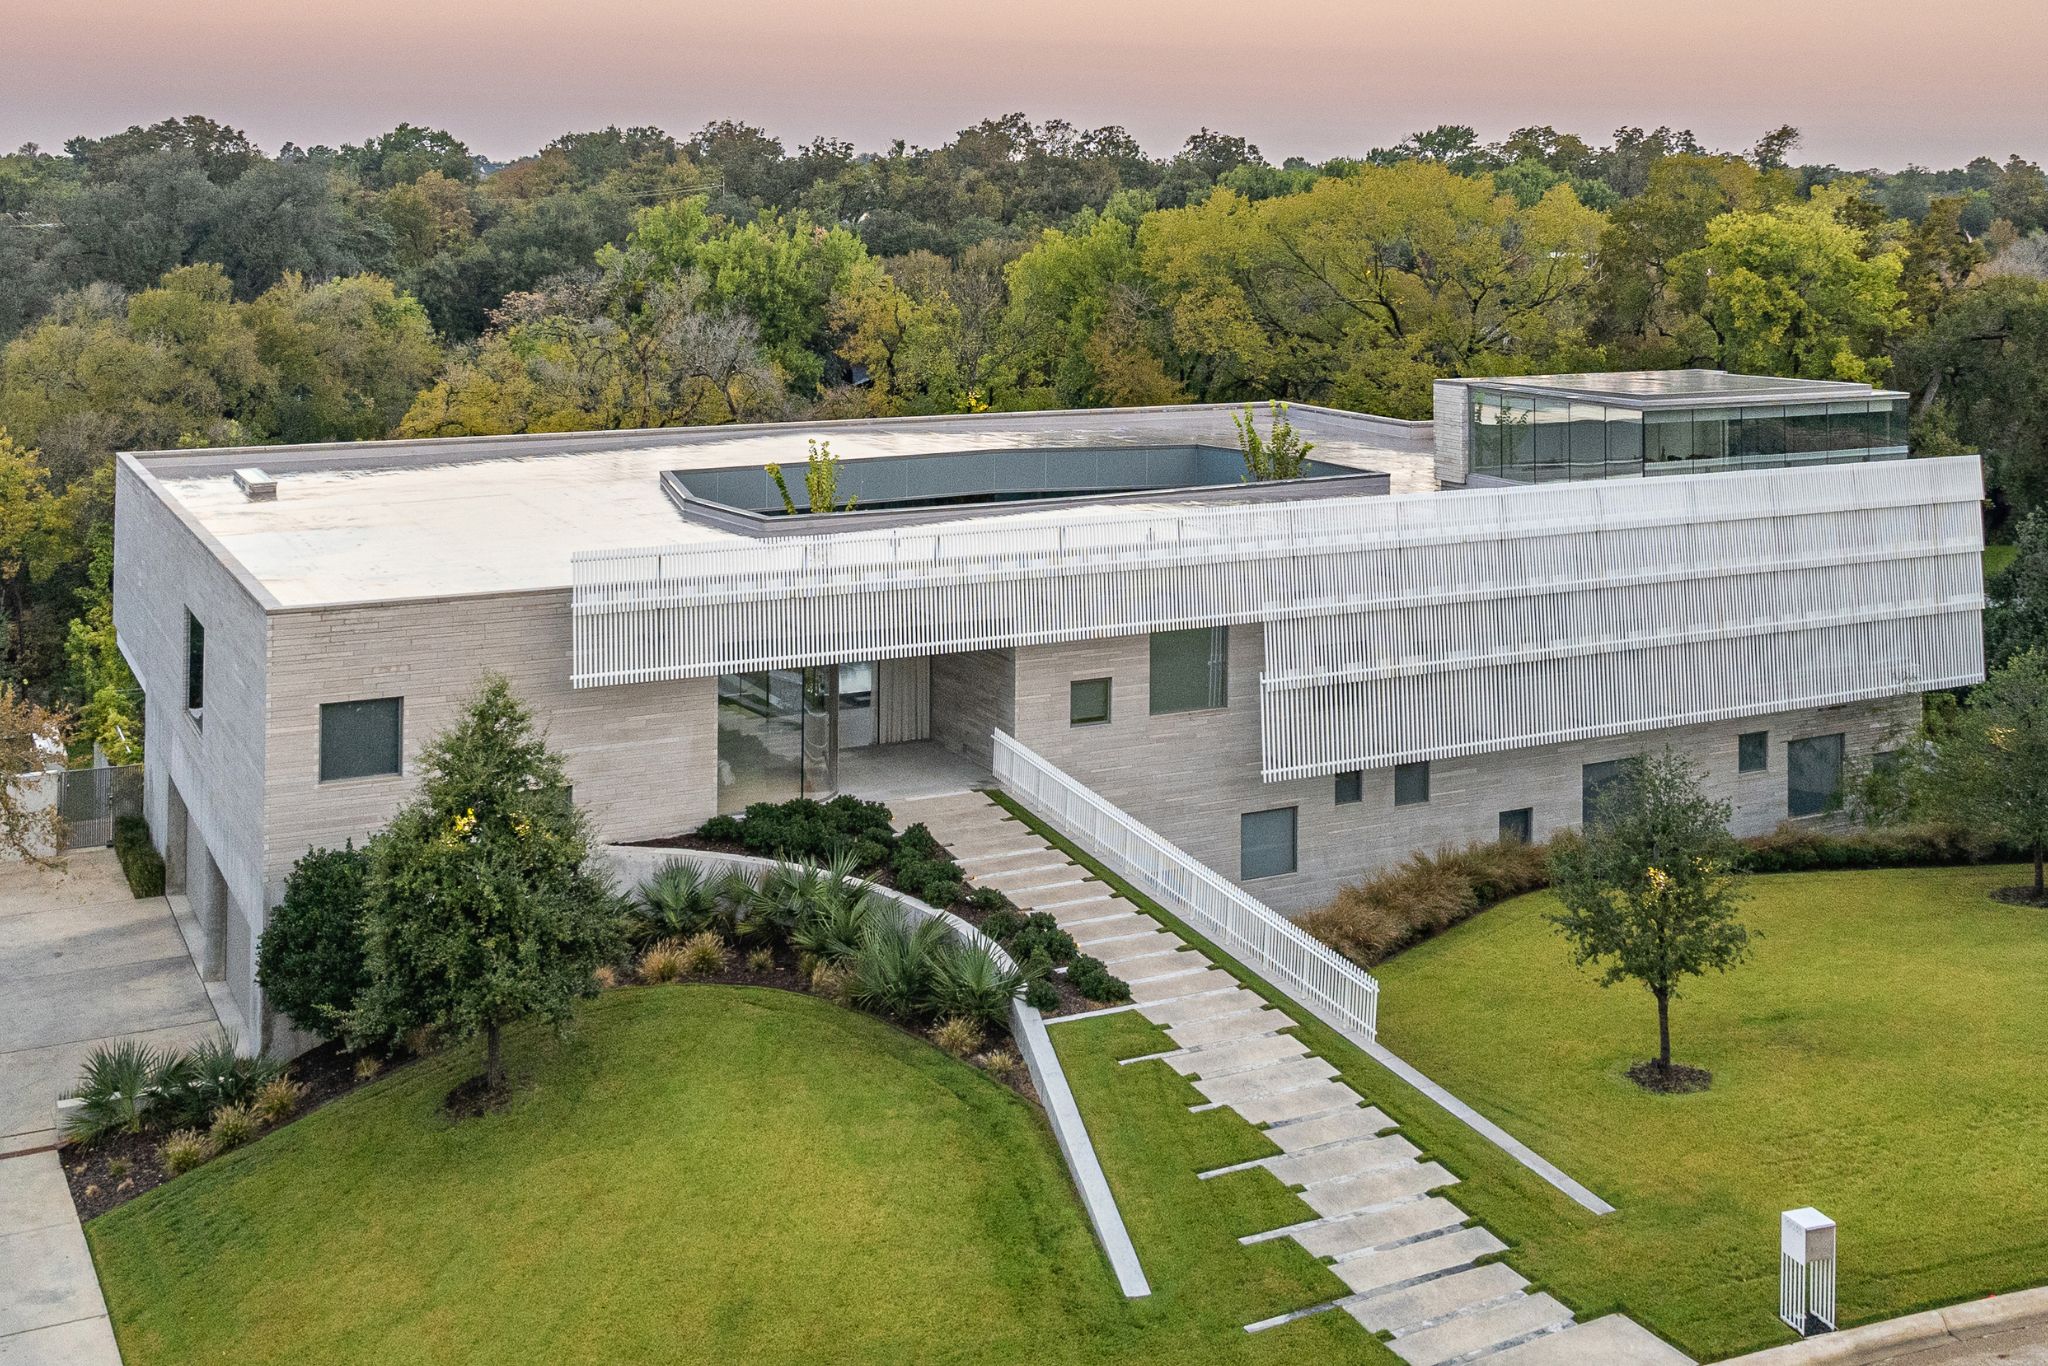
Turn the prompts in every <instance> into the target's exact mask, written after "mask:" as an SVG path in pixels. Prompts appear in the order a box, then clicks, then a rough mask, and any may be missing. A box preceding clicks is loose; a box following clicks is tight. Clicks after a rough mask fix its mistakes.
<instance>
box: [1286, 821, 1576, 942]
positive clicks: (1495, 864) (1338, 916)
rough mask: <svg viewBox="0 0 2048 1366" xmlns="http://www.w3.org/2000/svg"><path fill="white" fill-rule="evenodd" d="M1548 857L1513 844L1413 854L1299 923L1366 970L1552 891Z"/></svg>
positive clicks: (1342, 891)
mask: <svg viewBox="0 0 2048 1366" xmlns="http://www.w3.org/2000/svg"><path fill="white" fill-rule="evenodd" d="M1543 860H1544V851H1543V850H1542V849H1541V848H1540V847H1537V846H1534V845H1526V844H1522V843H1520V842H1519V841H1514V840H1502V841H1498V842H1495V843H1475V844H1468V845H1466V846H1465V847H1464V848H1462V849H1456V848H1449V847H1446V848H1442V849H1439V850H1437V851H1436V852H1435V853H1433V854H1428V853H1416V854H1412V855H1410V856H1409V857H1408V858H1407V860H1406V861H1404V862H1402V863H1399V864H1396V865H1395V866H1394V867H1392V868H1388V869H1386V870H1384V871H1382V872H1379V873H1376V874H1374V875H1373V876H1371V877H1369V878H1367V879H1365V880H1364V881H1363V882H1358V883H1352V884H1349V885H1347V886H1344V887H1342V888H1340V889H1338V892H1337V896H1336V898H1335V899H1334V900H1333V901H1331V902H1330V904H1329V905H1327V906H1324V907H1322V908H1321V909H1319V910H1314V911H1310V912H1309V913H1308V914H1307V915H1304V916H1302V917H1301V919H1300V920H1299V921H1298V922H1297V923H1298V924H1299V925H1300V926H1301V928H1303V929H1304V930H1307V931H1308V932H1309V933H1310V934H1312V935H1314V936H1315V937H1316V938H1318V939H1320V940H1322V941H1323V942H1324V943H1325V944H1328V945H1329V946H1330V947H1331V948H1333V949H1335V950H1337V951H1338V952H1339V953H1341V954H1343V955H1344V956H1345V957H1347V958H1349V959H1351V960H1352V961H1354V962H1356V963H1360V964H1363V965H1365V966H1367V967H1370V966H1372V965H1373V964H1374V963H1377V962H1379V961H1380V960H1382V959H1384V958H1386V957H1388V956H1389V955H1391V954H1393V953H1396V952H1398V951H1400V950H1401V949H1404V948H1406V947H1407V946H1408V945H1410V944H1412V943H1414V942H1415V941H1416V940H1418V939H1424V938H1427V937H1428V936H1430V935H1432V934H1437V933H1440V932H1441V931H1443V930H1446V929H1449V928H1450V927H1451V926H1453V925H1455V924H1457V923H1458V922H1459V921H1461V920H1464V919H1467V918H1468V917H1470V916H1472V915H1475V914H1477V913H1478V912H1479V911H1481V910H1484V909H1485V908H1486V907H1488V906H1491V905H1493V904H1494V903H1495V902H1498V901H1502V900H1505V899H1506V898H1508V897H1511V896H1519V895H1521V894H1522V893H1524V892H1531V891H1535V890H1536V889H1537V888H1539V887H1542V886H1544V885H1546V884H1547V882H1548V876H1547V874H1546V873H1545V871H1544V862H1543Z"/></svg>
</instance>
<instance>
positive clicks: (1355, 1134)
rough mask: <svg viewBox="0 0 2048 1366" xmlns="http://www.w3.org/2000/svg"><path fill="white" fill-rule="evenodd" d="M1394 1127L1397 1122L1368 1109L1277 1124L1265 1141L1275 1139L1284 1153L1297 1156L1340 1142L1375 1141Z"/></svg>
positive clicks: (1370, 1107) (1378, 1111) (1268, 1133)
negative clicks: (1366, 1139)
mask: <svg viewBox="0 0 2048 1366" xmlns="http://www.w3.org/2000/svg"><path fill="white" fill-rule="evenodd" d="M1393 1127H1394V1121H1393V1120H1391V1119H1388V1118H1387V1116H1386V1115H1385V1114H1384V1113H1383V1112H1382V1111H1381V1110H1380V1109H1379V1107H1378V1106H1374V1105H1368V1106H1366V1107H1365V1108H1364V1109H1362V1110H1342V1111H1339V1112H1338V1113H1336V1114H1334V1115H1323V1116H1320V1117H1319V1118H1316V1119H1299V1120H1296V1121H1294V1122H1293V1123H1292V1124H1275V1125H1274V1126H1273V1127H1272V1128H1270V1129H1268V1130H1266V1137H1267V1138H1270V1139H1272V1140H1273V1142H1274V1143H1275V1144H1277V1145H1278V1146H1279V1148H1280V1150H1281V1151H1282V1152H1288V1153H1298V1152H1301V1151H1302V1150H1303V1149H1306V1148H1320V1147H1322V1146H1323V1145H1324V1144H1325V1143H1335V1142H1337V1141H1338V1140H1339V1139H1345V1138H1372V1137H1373V1136H1375V1135H1377V1134H1382V1133H1385V1132H1386V1131H1387V1130H1388V1129H1391V1128H1393Z"/></svg>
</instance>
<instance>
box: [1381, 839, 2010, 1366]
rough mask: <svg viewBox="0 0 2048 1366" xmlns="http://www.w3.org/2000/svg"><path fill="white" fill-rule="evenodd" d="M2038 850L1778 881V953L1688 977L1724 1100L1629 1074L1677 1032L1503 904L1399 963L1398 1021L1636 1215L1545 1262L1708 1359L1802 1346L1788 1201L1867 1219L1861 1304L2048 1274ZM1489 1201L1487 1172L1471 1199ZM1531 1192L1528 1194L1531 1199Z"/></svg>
mask: <svg viewBox="0 0 2048 1366" xmlns="http://www.w3.org/2000/svg"><path fill="white" fill-rule="evenodd" d="M2022 880H2023V870H2020V869H2017V868H1992V869H1961V870H1926V871H1905V872H1894V871H1885V872H1851V873H1810V874H1798V875H1781V876H1774V877H1764V878H1758V879H1756V880H1755V881H1754V882H1753V883H1752V884H1751V886H1752V888H1753V890H1754V893H1755V895H1754V900H1753V901H1752V903H1751V904H1750V906H1749V907H1748V908H1747V910H1746V912H1745V919H1746V920H1747V922H1748V923H1749V924H1750V926H1751V927H1752V928H1753V929H1755V930H1758V931H1761V932H1762V934H1763V936H1764V937H1763V938H1762V940H1761V941H1760V942H1759V943H1758V944H1757V946H1756V954H1755V957H1754V958H1753V960H1752V961H1751V962H1750V963H1748V964H1747V965H1745V966H1744V967H1742V968H1740V969H1738V970H1737V971H1736V972H1734V973H1732V974H1730V975H1728V976H1725V977H1710V978H1707V979H1705V980H1703V981H1697V982H1696V983H1694V984H1693V985H1691V986H1690V987H1688V989H1687V991H1686V993H1685V995H1684V997H1683V998H1682V999H1681V1000H1679V1001H1678V1002H1677V1004H1676V1005H1675V1006H1674V1008H1673V1038H1674V1045H1675V1051H1676V1053H1677V1054H1678V1056H1679V1058H1680V1059H1681V1060H1682V1061H1685V1062H1690V1063H1694V1064H1696V1065H1700V1066H1704V1067H1708V1068H1711V1069H1712V1070H1713V1072H1714V1087H1713V1090H1712V1091H1710V1092H1708V1093H1706V1094H1703V1095H1692V1096H1678V1097H1659V1096H1651V1095H1648V1094H1646V1093H1644V1092H1642V1091H1640V1090H1639V1089H1637V1088H1636V1087H1635V1086H1633V1085H1632V1084H1631V1083H1630V1082H1628V1081H1627V1080H1626V1079H1625V1078H1624V1077H1623V1076H1622V1070H1623V1069H1624V1068H1625V1067H1626V1066H1627V1065H1628V1064H1629V1063H1630V1062H1632V1061H1634V1060H1636V1059H1638V1058H1641V1057H1644V1056H1648V1055H1649V1054H1650V1053H1651V1052H1652V1051H1654V1046H1655V1042H1656V1033H1655V1029H1656V1024H1655V1021H1656V1017H1655V1011H1654V1007H1653V1005H1652V1003H1651V1001H1650V998H1649V996H1648V994H1647V993H1645V992H1643V991H1642V990H1641V989H1640V988H1629V987H1614V988H1611V989H1608V990H1605V991H1603V990H1602V989H1600V988H1599V987H1598V986H1596V985H1595V984H1594V981H1593V979H1592V977H1591V976H1590V975H1589V974H1587V973H1585V972H1582V971H1580V970H1578V969H1575V968H1573V967H1572V965H1571V963H1570V961H1569V959H1568V958H1567V956H1566V953H1565V950H1564V946H1563V944H1562V942H1561V941H1560V940H1559V939H1558V937H1557V935H1556V933H1555V931H1554V930H1553V929H1552V928H1551V927H1550V926H1549V925H1547V924H1546V923H1545V922H1544V921H1543V919H1542V916H1543V913H1544V912H1545V910H1546V909H1548V908H1549V907H1550V906H1552V905H1553V903H1552V902H1551V900H1550V899H1549V897H1548V896H1547V895H1540V894H1539V895H1537V896H1531V897H1524V898H1522V899H1520V900H1517V901H1513V902H1509V903H1507V904H1505V905H1503V906H1500V907H1497V908H1495V909H1493V910H1491V911H1488V912H1486V913H1485V914H1484V915H1481V916H1479V917H1478V918H1476V919H1474V920H1472V921H1469V922H1467V923H1466V924H1464V925H1462V926H1460V927H1458V928H1457V929H1454V930H1452V931H1451V932H1449V933H1448V934H1445V935H1443V936H1442V937H1441V938H1438V939H1436V940H1433V941H1431V942H1429V943H1426V944H1423V945H1420V946H1418V947H1416V948H1414V949H1411V950H1409V951H1408V952H1407V953H1404V954H1402V955H1400V956H1399V957H1397V958H1395V959H1394V960H1392V961H1391V962H1388V963H1386V964H1384V965H1382V967H1381V968H1380V969H1379V972H1378V975H1379V978H1380V981H1381V983H1382V985H1383V988H1384V990H1383V994H1382V997H1381V1007H1380V1037H1381V1040H1382V1041H1383V1042H1385V1043H1386V1044H1387V1045H1388V1046H1389V1047H1391V1048H1392V1049H1394V1051H1396V1052H1397V1053H1400V1054H1401V1055H1402V1056H1403V1057H1405V1058H1407V1059H1408V1060H1409V1061H1410V1062H1413V1063H1414V1064H1415V1065H1416V1066H1418V1067H1420V1068H1422V1070H1423V1071H1425V1072H1427V1073H1428V1074H1429V1075H1431V1076H1432V1077H1434V1078H1435V1079H1436V1080H1438V1081H1439V1082H1442V1083H1443V1084H1444V1085H1446V1086H1448V1087H1449V1088H1450V1089H1451V1090H1452V1091H1454V1092H1456V1093H1457V1094H1458V1095H1460V1096H1462V1097H1464V1098H1465V1099H1466V1100H1468V1101H1470V1102H1471V1103H1473V1104H1474V1105H1476V1106H1478V1107H1479V1109H1481V1110H1482V1111H1484V1112H1485V1113H1487V1114H1488V1115H1490V1116H1492V1117H1493V1118H1494V1119H1495V1120H1497V1121H1499V1122H1500V1123H1501V1124H1503V1125H1505V1126H1506V1127H1507V1128H1508V1129H1509V1130H1510V1131H1511V1132H1513V1133H1514V1134H1515V1135H1516V1136H1517V1137H1519V1138H1521V1139H1523V1140H1525V1141H1526V1142H1528V1143H1529V1144H1530V1145H1531V1146H1533V1147H1534V1148H1536V1149H1537V1150H1538V1151H1539V1152H1541V1153H1543V1154H1544V1155H1545V1156H1546V1157H1549V1158H1550V1159H1552V1160H1553V1161H1555V1162H1557V1163H1558V1164H1559V1165H1560V1166H1562V1167H1563V1168H1564V1169H1565V1170H1566V1171H1568V1172H1570V1173H1571V1174H1572V1175H1573V1176H1576V1177H1578V1178H1579V1179H1580V1180H1582V1181H1584V1182H1586V1183H1587V1184H1588V1185H1590V1186H1591V1187H1592V1188H1593V1189H1594V1190H1596V1191H1598V1192H1600V1193H1601V1194H1602V1195H1604V1196H1606V1197H1607V1198H1608V1199H1609V1200H1611V1201H1612V1202H1613V1203H1614V1204H1615V1205H1616V1206H1618V1207H1619V1212H1618V1213H1616V1214H1613V1215H1610V1216H1608V1217H1607V1218H1605V1219H1601V1220H1597V1221H1593V1220H1585V1219H1572V1220H1569V1221H1563V1222H1560V1223H1558V1224H1557V1225H1555V1226H1552V1227H1549V1228H1544V1227H1542V1226H1540V1224H1530V1223H1526V1222H1525V1223H1523V1224H1521V1225H1520V1226H1519V1227H1517V1228H1516V1230H1515V1231H1514V1232H1513V1233H1511V1234H1509V1235H1508V1236H1510V1237H1511V1238H1513V1239H1514V1241H1516V1243H1517V1244H1518V1245H1517V1247H1516V1248H1515V1251H1514V1253H1513V1255H1512V1257H1511V1260H1512V1261H1513V1262H1514V1264H1515V1265H1516V1266H1517V1267H1518V1268H1520V1269H1521V1270H1522V1271H1523V1272H1524V1274H1526V1275H1529V1276H1531V1277H1532V1278H1534V1279H1536V1280H1539V1281H1543V1282H1547V1283H1548V1284H1550V1285H1551V1287H1552V1288H1553V1289H1554V1290H1555V1291H1556V1293H1558V1294H1560V1295H1561V1296H1562V1297H1564V1298H1565V1299H1567V1300H1568V1301H1570V1302H1571V1303H1573V1304H1574V1306H1575V1307H1577V1308H1580V1309H1581V1310H1584V1309H1587V1308H1597V1307H1603V1306H1612V1307H1617V1308H1625V1309H1627V1310H1628V1311H1629V1312H1630V1313H1632V1314H1635V1315H1636V1316H1637V1317H1638V1318H1640V1319H1641V1320H1642V1321H1643V1322H1644V1323H1646V1324H1647V1325H1648V1326H1650V1327H1652V1328H1654V1329H1656V1330H1658V1331H1659V1332H1661V1333H1663V1334H1664V1335H1665V1336H1667V1337H1669V1338H1671V1339H1672V1340H1673V1341H1675V1342H1677V1343H1678V1344H1679V1345H1680V1346H1682V1347H1684V1348H1685V1349H1687V1350H1688V1351H1690V1352H1692V1353H1694V1354H1695V1355H1697V1356H1700V1357H1702V1358H1703V1359H1710V1358H1715V1357H1720V1356H1725V1355H1729V1354H1731V1353H1733V1352H1736V1351H1739V1350H1742V1349H1745V1348H1751V1347H1756V1346H1760V1345H1763V1344H1766V1343H1769V1342H1773V1341H1778V1340H1781V1339H1783V1338H1784V1337H1785V1336H1787V1335H1786V1334H1784V1333H1783V1331H1782V1330H1781V1329H1780V1328H1779V1326H1778V1325H1777V1322H1776V1319H1775V1311H1776V1281H1777V1218H1778V1214H1779V1212H1780V1211H1781V1210H1784V1209H1787V1208H1791V1207H1793V1206H1797V1205H1805V1204H1812V1205H1817V1206H1819V1207H1820V1208H1821V1209H1822V1210H1823V1211H1825V1212H1826V1213H1827V1214H1829V1215H1831V1216H1833V1217H1834V1218H1835V1219H1836V1220H1838V1221H1839V1222H1840V1224H1841V1227H1842V1235H1841V1237H1842V1244H1841V1246H1842V1253H1841V1286H1840V1297H1841V1301H1840V1302H1841V1312H1842V1315H1843V1318H1844V1321H1845V1322H1855V1321H1864V1320H1870V1319H1876V1318H1884V1317H1889V1316H1891V1315H1894V1314H1900V1313H1904V1312H1907V1311H1910V1310H1913V1309H1916V1308H1922V1307H1926V1306H1929V1305H1933V1304H1939V1303H1945V1302H1951V1301H1955V1300H1960V1299H1966V1298H1970V1297H1973V1296H1977V1295H1981V1294H1984V1293H1987V1292H1993V1291H2001V1290H2008V1289H2012V1288H2015V1287H2018V1286H2023V1285H2031V1284H2037V1283H2039V1282H2041V1281H2043V1280H2048V1182H2043V1181H2042V1180H2041V1173H2042V1171H2043V1170H2044V1168H2048V1042H2044V1037H2043V1029H2042V1021H2043V1019H2044V1017H2048V918H2044V917H2043V916H2042V915H2041V914H2040V913H2039V912H2031V911H2026V910H2021V909H2018V908H2015V907H2011V906H2006V905H2003V904H2001V903H1999V902H1995V901H1992V900H1990V899H1989V898H1988V897H1987V896H1986V895H1985V893H1986V892H1987V891H1989V890H1990V889H1992V888H1994V887H1998V886H2002V885H2011V884H2013V883H2016V882H2019V881H2022ZM1459 1194H1460V1198H1461V1199H1463V1200H1464V1201H1465V1203H1466V1206H1467V1208H1469V1209H1471V1210H1472V1211H1473V1212H1474V1213H1475V1214H1480V1215H1489V1213H1490V1210H1489V1204H1490V1196H1489V1193H1488V1192H1486V1191H1484V1190H1482V1189H1481V1188H1480V1187H1479V1186H1478V1185H1477V1183H1475V1184H1473V1185H1472V1186H1468V1187H1466V1188H1464V1189H1462V1190H1461V1191H1460V1193H1459ZM1527 1212H1528V1209H1527V1205H1526V1202H1525V1201H1521V1200H1516V1201H1514V1202H1512V1203H1511V1207H1510V1209H1509V1211H1508V1213H1509V1216H1510V1217H1515V1218H1519V1217H1520V1216H1522V1215H1524V1214H1526V1213H1527Z"/></svg>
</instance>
